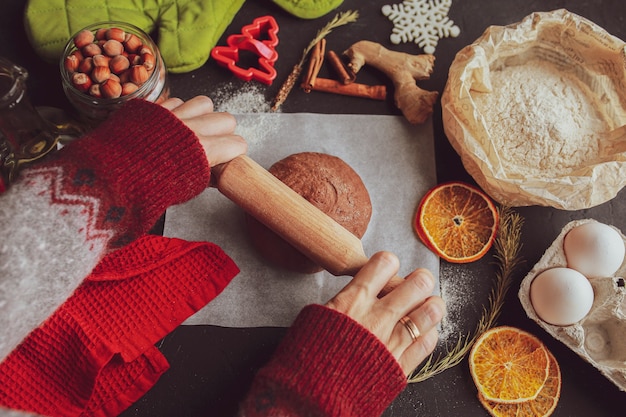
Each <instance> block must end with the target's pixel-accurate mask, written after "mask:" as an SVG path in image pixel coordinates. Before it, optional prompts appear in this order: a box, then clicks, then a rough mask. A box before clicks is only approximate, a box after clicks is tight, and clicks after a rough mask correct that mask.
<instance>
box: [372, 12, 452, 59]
mask: <svg viewBox="0 0 626 417" xmlns="http://www.w3.org/2000/svg"><path fill="white" fill-rule="evenodd" d="M451 5H452V0H405V1H403V2H402V3H400V4H392V5H385V6H383V8H382V12H383V14H384V15H385V16H387V17H388V18H389V20H391V21H392V22H393V25H394V27H393V29H392V31H391V36H390V41H391V43H393V44H395V45H398V44H400V43H406V42H413V43H416V44H417V45H418V46H420V47H421V48H424V52H425V53H427V54H433V53H435V47H436V46H437V42H439V39H441V38H443V37H448V36H452V37H453V38H456V37H457V36H459V33H461V29H459V27H458V26H456V25H455V24H454V22H453V21H452V20H450V19H449V18H448V10H450V6H451Z"/></svg>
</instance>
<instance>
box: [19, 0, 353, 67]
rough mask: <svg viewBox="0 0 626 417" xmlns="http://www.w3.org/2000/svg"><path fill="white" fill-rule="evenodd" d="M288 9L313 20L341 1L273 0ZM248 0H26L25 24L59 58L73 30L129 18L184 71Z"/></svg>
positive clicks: (51, 57)
mask: <svg viewBox="0 0 626 417" xmlns="http://www.w3.org/2000/svg"><path fill="white" fill-rule="evenodd" d="M273 1H274V2H275V3H276V4H277V5H279V6H280V7H282V8H283V9H285V10H286V11H287V12H289V13H292V14H293V15H295V16H297V17H300V18H303V19H314V18H317V17H320V16H323V15H324V14H326V13H328V12H330V11H331V10H333V9H334V8H336V7H337V6H339V5H340V4H341V3H342V1H343V0H273ZM244 2H245V0H227V1H225V0H133V1H129V0H104V1H93V0H28V2H27V4H26V9H25V12H24V24H25V28H26V33H27V35H28V38H29V41H30V43H31V45H32V46H33V48H34V49H35V52H36V53H37V54H38V55H40V56H41V57H42V58H44V59H45V60H48V61H52V62H54V61H56V60H58V59H59V58H60V56H61V53H62V52H63V48H64V46H65V44H66V43H67V41H68V40H69V39H70V37H71V36H72V35H74V34H75V33H76V32H78V31H79V30H80V29H82V28H84V27H85V26H88V25H91V24H93V23H97V22H102V21H120V22H125V23H130V24H132V25H135V26H137V27H139V28H141V29H142V30H143V31H144V32H146V33H149V34H153V33H154V34H156V35H157V36H156V38H157V40H158V46H159V50H160V51H161V55H162V56H163V60H164V61H165V65H166V67H167V69H168V70H169V71H170V72H172V73H183V72H187V71H192V70H194V69H197V68H199V67H201V66H202V65H203V64H204V63H205V62H206V61H207V59H208V58H209V54H210V52H211V49H212V48H213V47H214V46H215V45H216V44H217V42H218V41H219V39H220V37H221V36H222V34H223V33H224V31H225V30H226V28H227V27H228V25H229V24H230V23H231V22H232V20H233V18H234V17H235V15H236V14H237V12H238V11H239V9H240V8H241V6H242V5H243V3H244Z"/></svg>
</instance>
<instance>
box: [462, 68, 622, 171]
mask: <svg viewBox="0 0 626 417" xmlns="http://www.w3.org/2000/svg"><path fill="white" fill-rule="evenodd" d="M490 74H491V84H492V92H490V93H475V94H474V95H473V98H474V101H475V103H476V106H477V108H478V110H479V112H480V113H481V114H482V115H483V117H484V121H485V125H486V128H487V131H488V133H489V135H490V137H491V141H492V143H493V145H494V148H495V149H496V150H497V151H498V152H499V157H500V159H501V161H502V164H503V165H504V166H506V169H507V171H508V172H509V173H510V174H520V175H522V176H532V177H541V176H545V177H557V176H566V175H568V174H569V173H570V172H571V171H572V170H574V169H576V168H579V167H581V166H585V165H589V164H592V163H593V161H594V159H595V158H597V157H598V153H599V144H598V134H599V133H601V132H607V131H609V130H610V125H609V122H608V121H607V120H606V118H604V117H603V115H602V114H601V113H600V112H599V111H598V110H596V109H597V108H598V103H596V102H595V99H594V95H593V94H592V92H591V91H590V89H589V87H588V86H587V85H585V84H584V83H583V82H582V81H581V80H580V79H578V78H577V77H576V76H575V75H573V74H571V73H569V72H566V71H563V70H560V69H558V68H556V67H555V66H554V65H553V64H552V63H550V62H547V61H545V60H540V59H534V60H530V61H527V62H525V63H524V64H523V65H518V66H505V67H503V68H502V69H496V70H492V71H491V73H490Z"/></svg>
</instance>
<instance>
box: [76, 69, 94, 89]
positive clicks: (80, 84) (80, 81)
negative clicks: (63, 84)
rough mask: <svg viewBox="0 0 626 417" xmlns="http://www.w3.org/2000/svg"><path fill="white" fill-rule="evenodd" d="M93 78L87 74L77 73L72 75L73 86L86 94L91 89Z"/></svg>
mask: <svg viewBox="0 0 626 417" xmlns="http://www.w3.org/2000/svg"><path fill="white" fill-rule="evenodd" d="M91 84H92V82H91V78H89V76H88V75H87V74H83V73H82V72H75V73H74V74H72V85H73V86H74V87H75V88H76V89H77V90H79V91H82V92H83V93H86V92H87V91H89V87H91Z"/></svg>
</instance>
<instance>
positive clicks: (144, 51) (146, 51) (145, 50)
mask: <svg viewBox="0 0 626 417" xmlns="http://www.w3.org/2000/svg"><path fill="white" fill-rule="evenodd" d="M138 54H139V55H142V56H143V55H144V54H154V52H152V49H150V47H148V46H145V45H144V46H142V47H141V49H139V52H138Z"/></svg>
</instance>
